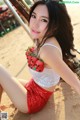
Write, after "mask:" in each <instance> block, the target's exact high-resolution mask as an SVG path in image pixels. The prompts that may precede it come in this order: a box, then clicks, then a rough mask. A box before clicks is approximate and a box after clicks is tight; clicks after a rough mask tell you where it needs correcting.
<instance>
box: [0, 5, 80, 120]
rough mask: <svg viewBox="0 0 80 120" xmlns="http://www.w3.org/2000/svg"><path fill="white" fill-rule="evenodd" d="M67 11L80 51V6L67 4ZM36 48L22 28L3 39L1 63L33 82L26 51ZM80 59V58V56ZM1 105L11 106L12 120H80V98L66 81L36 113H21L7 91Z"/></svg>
mask: <svg viewBox="0 0 80 120" xmlns="http://www.w3.org/2000/svg"><path fill="white" fill-rule="evenodd" d="M67 9H68V13H69V15H70V17H71V22H72V25H73V28H74V30H73V32H74V45H75V48H77V49H78V50H80V6H79V5H67ZM32 45H33V43H32V41H31V38H30V37H29V35H28V34H27V33H26V31H25V30H24V29H23V27H22V26H20V27H18V28H16V29H15V30H13V31H11V32H9V33H8V34H6V35H5V36H4V37H0V64H2V65H3V66H5V67H6V69H7V70H8V71H9V72H10V74H11V75H12V76H15V77H16V80H18V79H26V80H27V81H29V79H30V78H31V75H30V73H29V71H28V67H27V60H26V56H25V51H26V49H27V48H28V47H29V46H32ZM77 57H78V59H80V55H77ZM16 99H17V98H16ZM1 104H4V105H6V106H7V107H6V109H5V112H7V113H8V120H80V95H78V93H76V91H75V90H74V89H73V88H72V87H70V86H69V85H68V84H67V83H65V82H64V81H62V82H61V83H60V84H59V85H57V86H56V89H55V91H54V95H52V96H51V98H50V100H49V101H48V103H47V105H46V106H45V107H44V108H43V110H41V111H40V112H38V113H36V114H31V115H29V114H23V113H21V112H19V111H18V110H17V109H16V108H15V107H14V105H13V104H12V102H11V100H10V99H9V97H8V96H7V94H6V93H5V92H4V93H3V96H2V101H1Z"/></svg>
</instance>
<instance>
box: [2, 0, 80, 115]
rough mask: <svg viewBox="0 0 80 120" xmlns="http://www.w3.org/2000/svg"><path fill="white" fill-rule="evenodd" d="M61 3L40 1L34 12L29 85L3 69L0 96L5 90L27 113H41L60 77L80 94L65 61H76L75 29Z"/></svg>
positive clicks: (76, 79)
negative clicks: (72, 51)
mask: <svg viewBox="0 0 80 120" xmlns="http://www.w3.org/2000/svg"><path fill="white" fill-rule="evenodd" d="M59 2H60V1H54V0H52V1H50V0H46V1H38V2H36V3H35V4H34V5H33V6H32V8H31V11H30V17H29V27H30V33H31V37H32V39H33V42H34V46H33V47H32V48H29V49H28V50H27V52H26V57H27V60H28V66H29V70H30V73H31V74H32V76H33V78H32V79H31V80H30V81H29V82H28V83H26V80H19V81H17V80H16V78H13V77H12V76H11V75H10V74H9V73H8V72H7V71H6V70H5V68H3V67H2V66H0V95H1V94H2V91H3V89H4V90H5V91H6V93H7V94H8V96H9V97H10V99H11V100H12V102H13V103H14V105H15V106H16V107H17V108H18V109H19V110H20V111H21V112H24V113H35V112H38V111H40V110H41V109H42V108H43V107H44V106H45V104H46V103H47V101H48V99H49V98H50V96H51V95H52V94H54V89H55V86H56V85H57V84H58V83H59V80H60V77H61V78H62V79H64V80H65V81H66V82H67V83H68V84H69V85H71V86H72V87H73V88H74V89H75V90H76V91H77V92H78V93H79V94H80V81H79V79H78V78H77V76H76V75H75V74H74V73H73V72H72V70H71V69H70V68H69V67H68V65H67V64H66V63H65V61H64V60H67V59H68V58H69V57H73V56H72V55H71V53H70V50H73V49H74V45H73V33H72V30H73V29H72V26H71V21H70V18H69V15H68V13H67V10H66V7H65V5H63V4H61V3H59ZM16 98H17V99H16Z"/></svg>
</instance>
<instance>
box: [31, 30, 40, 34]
mask: <svg viewBox="0 0 80 120" xmlns="http://www.w3.org/2000/svg"><path fill="white" fill-rule="evenodd" d="M32 32H33V33H35V34H39V33H40V32H38V31H36V30H32Z"/></svg>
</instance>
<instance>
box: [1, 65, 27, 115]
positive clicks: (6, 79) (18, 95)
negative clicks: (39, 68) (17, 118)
mask: <svg viewBox="0 0 80 120" xmlns="http://www.w3.org/2000/svg"><path fill="white" fill-rule="evenodd" d="M0 85H1V86H2V88H3V89H4V91H5V92H6V93H7V95H8V96H9V98H10V99H11V101H12V102H13V104H14V105H15V107H16V108H18V109H19V110H20V111H21V112H24V113H27V112H28V107H27V98H26V97H27V96H26V94H27V91H26V89H25V88H24V87H23V85H21V83H20V82H19V81H18V80H16V79H15V78H13V77H11V75H10V74H9V73H8V72H7V71H6V69H5V68H3V67H2V66H1V65H0Z"/></svg>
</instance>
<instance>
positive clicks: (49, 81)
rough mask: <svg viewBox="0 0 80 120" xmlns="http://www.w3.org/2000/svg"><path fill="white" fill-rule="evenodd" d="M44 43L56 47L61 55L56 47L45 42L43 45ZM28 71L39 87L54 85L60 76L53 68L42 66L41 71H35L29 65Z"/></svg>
mask: <svg viewBox="0 0 80 120" xmlns="http://www.w3.org/2000/svg"><path fill="white" fill-rule="evenodd" d="M46 45H50V46H52V47H55V48H57V49H58V50H59V51H60V54H61V56H62V52H61V50H60V49H59V48H58V47H56V46H55V45H53V44H51V43H45V44H44V45H43V46H46ZM43 46H42V47H43ZM29 71H30V73H31V74H32V77H33V79H34V81H35V83H36V84H38V85H39V86H41V87H46V88H49V87H52V86H55V85H56V84H57V83H58V82H59V80H60V76H59V75H58V74H57V73H56V72H55V71H54V70H53V69H50V68H44V70H43V71H42V72H37V71H35V70H33V69H31V68H30V67H29Z"/></svg>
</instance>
